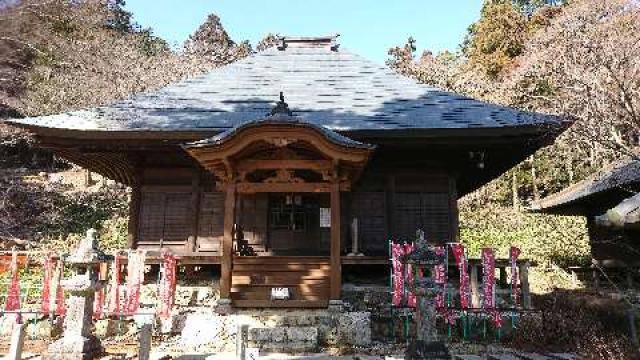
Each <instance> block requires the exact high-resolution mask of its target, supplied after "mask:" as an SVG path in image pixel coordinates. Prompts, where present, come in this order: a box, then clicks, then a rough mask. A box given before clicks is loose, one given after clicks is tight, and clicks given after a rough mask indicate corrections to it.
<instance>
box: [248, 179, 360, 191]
mask: <svg viewBox="0 0 640 360" xmlns="http://www.w3.org/2000/svg"><path fill="white" fill-rule="evenodd" d="M337 185H338V186H339V187H340V190H342V191H349V190H350V189H351V186H350V184H348V183H346V182H342V183H340V184H337ZM332 188H333V184H330V183H248V182H244V183H238V185H237V191H238V193H243V194H253V193H264V192H266V193H283V192H284V193H290V192H306V193H328V192H331V191H332Z"/></svg>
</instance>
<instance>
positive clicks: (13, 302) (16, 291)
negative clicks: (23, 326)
mask: <svg viewBox="0 0 640 360" xmlns="http://www.w3.org/2000/svg"><path fill="white" fill-rule="evenodd" d="M18 270H19V269H18V253H16V252H15V251H13V252H12V253H11V285H10V287H9V294H8V295H7V303H6V305H5V310H6V311H20V274H19V271H18ZM16 323H17V324H20V323H22V317H21V316H20V314H19V313H17V314H16Z"/></svg>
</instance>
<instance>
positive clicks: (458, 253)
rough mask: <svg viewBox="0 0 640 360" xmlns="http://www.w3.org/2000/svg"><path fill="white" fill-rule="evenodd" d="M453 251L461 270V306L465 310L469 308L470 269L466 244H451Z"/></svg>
mask: <svg viewBox="0 0 640 360" xmlns="http://www.w3.org/2000/svg"><path fill="white" fill-rule="evenodd" d="M451 251H452V252H453V256H454V257H455V259H456V265H458V270H459V271H460V307H461V308H462V309H463V310H466V309H468V308H469V298H470V296H469V291H470V289H469V271H468V264H467V257H466V256H465V254H464V245H462V244H459V243H457V244H451Z"/></svg>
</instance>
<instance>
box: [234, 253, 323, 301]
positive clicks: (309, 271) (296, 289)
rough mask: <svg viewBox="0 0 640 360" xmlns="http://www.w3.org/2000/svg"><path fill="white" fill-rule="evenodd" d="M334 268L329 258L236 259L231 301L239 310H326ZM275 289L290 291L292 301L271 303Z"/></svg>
mask: <svg viewBox="0 0 640 360" xmlns="http://www.w3.org/2000/svg"><path fill="white" fill-rule="evenodd" d="M330 273H331V266H330V264H329V258H328V257H316V256H252V257H249V256H247V257H234V259H233V269H232V274H231V299H232V300H233V305H234V306H236V307H302V308H306V307H309V308H311V307H326V306H327V305H328V303H329V286H330ZM272 288H288V289H289V292H290V294H291V298H290V299H289V300H271V289H272Z"/></svg>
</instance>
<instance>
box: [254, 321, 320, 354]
mask: <svg viewBox="0 0 640 360" xmlns="http://www.w3.org/2000/svg"><path fill="white" fill-rule="evenodd" d="M248 345H249V346H250V347H257V348H259V349H260V351H267V352H273V351H278V352H293V353H298V352H309V351H315V350H317V348H318V329H317V328H316V327H313V326H291V327H285V326H276V327H271V328H267V327H254V328H249V344H248Z"/></svg>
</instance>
